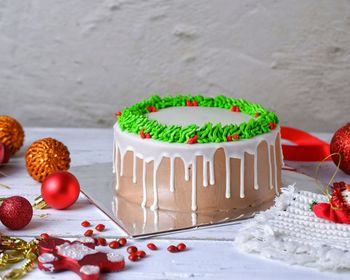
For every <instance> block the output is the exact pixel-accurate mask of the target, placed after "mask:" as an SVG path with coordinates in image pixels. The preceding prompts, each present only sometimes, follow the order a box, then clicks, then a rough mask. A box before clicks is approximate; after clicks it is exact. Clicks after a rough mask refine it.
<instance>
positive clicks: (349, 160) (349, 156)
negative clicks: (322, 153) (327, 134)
mask: <svg viewBox="0 0 350 280" xmlns="http://www.w3.org/2000/svg"><path fill="white" fill-rule="evenodd" d="M330 148H331V154H333V153H337V154H335V155H333V156H332V159H333V161H334V163H335V164H336V165H338V163H339V155H338V154H340V165H339V168H340V169H341V170H343V171H344V172H345V173H347V174H350V123H348V124H346V125H344V126H343V127H341V128H339V129H338V130H337V131H336V132H335V134H334V135H333V138H332V141H331V145H330Z"/></svg>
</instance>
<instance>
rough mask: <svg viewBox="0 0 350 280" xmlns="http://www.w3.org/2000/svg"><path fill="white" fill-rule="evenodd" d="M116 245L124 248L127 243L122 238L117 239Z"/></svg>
mask: <svg viewBox="0 0 350 280" xmlns="http://www.w3.org/2000/svg"><path fill="white" fill-rule="evenodd" d="M118 243H119V245H120V246H124V245H125V244H126V243H127V241H126V238H124V237H122V238H119V239H118Z"/></svg>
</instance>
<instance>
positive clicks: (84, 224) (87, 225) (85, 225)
mask: <svg viewBox="0 0 350 280" xmlns="http://www.w3.org/2000/svg"><path fill="white" fill-rule="evenodd" d="M81 226H82V227H89V226H91V224H90V222H89V221H86V220H85V221H82V222H81Z"/></svg>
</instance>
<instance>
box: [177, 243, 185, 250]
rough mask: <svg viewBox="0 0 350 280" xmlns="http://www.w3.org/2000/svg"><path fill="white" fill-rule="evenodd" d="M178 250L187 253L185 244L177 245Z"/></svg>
mask: <svg viewBox="0 0 350 280" xmlns="http://www.w3.org/2000/svg"><path fill="white" fill-rule="evenodd" d="M177 249H178V250H179V251H185V250H186V245H185V244H184V243H180V244H178V245H177Z"/></svg>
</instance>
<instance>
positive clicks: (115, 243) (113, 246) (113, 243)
mask: <svg viewBox="0 0 350 280" xmlns="http://www.w3.org/2000/svg"><path fill="white" fill-rule="evenodd" d="M108 246H109V248H111V249H118V248H119V247H120V244H119V242H118V241H117V240H113V241H111V242H110V243H109V245H108Z"/></svg>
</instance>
